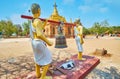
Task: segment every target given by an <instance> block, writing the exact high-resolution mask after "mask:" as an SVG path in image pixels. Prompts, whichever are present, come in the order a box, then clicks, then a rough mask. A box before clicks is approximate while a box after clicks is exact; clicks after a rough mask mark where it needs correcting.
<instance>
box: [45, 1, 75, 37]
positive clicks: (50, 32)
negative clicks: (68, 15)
mask: <svg viewBox="0 0 120 79" xmlns="http://www.w3.org/2000/svg"><path fill="white" fill-rule="evenodd" d="M49 20H53V21H58V22H60V21H62V22H64V23H66V22H67V21H66V19H65V17H63V16H60V15H59V13H58V10H57V5H56V3H55V4H54V10H53V13H52V14H51V15H50V17H49ZM71 23H72V21H71ZM57 27H58V24H56V23H50V22H49V23H47V26H46V27H45V35H46V36H47V37H55V36H56V35H57ZM73 29H74V27H73V26H70V25H64V26H63V33H64V35H65V36H66V37H67V38H70V37H73V35H74V34H73V33H74V31H73Z"/></svg>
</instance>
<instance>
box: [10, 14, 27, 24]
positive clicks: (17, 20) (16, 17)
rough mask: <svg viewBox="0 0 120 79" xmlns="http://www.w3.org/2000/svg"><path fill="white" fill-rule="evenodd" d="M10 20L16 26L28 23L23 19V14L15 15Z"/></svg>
mask: <svg viewBox="0 0 120 79" xmlns="http://www.w3.org/2000/svg"><path fill="white" fill-rule="evenodd" d="M10 19H11V20H12V22H13V23H14V24H22V23H23V22H25V21H27V20H26V19H23V18H21V14H13V15H12V16H11V17H10Z"/></svg>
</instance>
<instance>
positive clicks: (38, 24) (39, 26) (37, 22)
mask: <svg viewBox="0 0 120 79" xmlns="http://www.w3.org/2000/svg"><path fill="white" fill-rule="evenodd" d="M34 24H35V25H36V32H37V36H38V37H39V38H40V39H41V40H43V41H44V42H46V43H47V44H48V45H49V46H51V45H52V44H53V43H52V42H50V41H49V40H48V39H47V38H46V37H45V36H44V34H43V33H42V31H43V29H44V28H43V27H42V23H41V21H40V20H39V19H37V20H35V21H34Z"/></svg>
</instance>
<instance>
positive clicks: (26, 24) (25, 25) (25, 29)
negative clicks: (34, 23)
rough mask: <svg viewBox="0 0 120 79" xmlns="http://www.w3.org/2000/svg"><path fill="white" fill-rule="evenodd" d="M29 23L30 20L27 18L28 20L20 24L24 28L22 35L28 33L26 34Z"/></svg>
mask: <svg viewBox="0 0 120 79" xmlns="http://www.w3.org/2000/svg"><path fill="white" fill-rule="evenodd" d="M30 23H31V21H30V20H28V22H24V23H23V24H22V25H23V28H24V31H23V34H24V35H28V34H29V28H30Z"/></svg>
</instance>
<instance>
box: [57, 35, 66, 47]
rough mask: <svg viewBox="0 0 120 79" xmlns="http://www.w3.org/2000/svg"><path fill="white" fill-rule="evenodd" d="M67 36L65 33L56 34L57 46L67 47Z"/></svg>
mask: <svg viewBox="0 0 120 79" xmlns="http://www.w3.org/2000/svg"><path fill="white" fill-rule="evenodd" d="M66 47H67V44H66V38H65V36H64V35H60V36H56V41H55V48H66Z"/></svg>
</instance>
